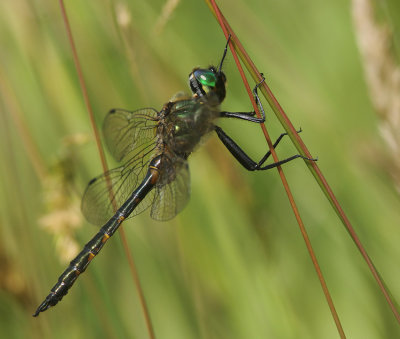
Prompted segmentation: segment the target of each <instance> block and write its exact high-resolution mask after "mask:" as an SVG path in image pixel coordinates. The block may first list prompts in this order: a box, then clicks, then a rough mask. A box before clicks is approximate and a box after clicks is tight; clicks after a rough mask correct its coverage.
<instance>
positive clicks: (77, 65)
mask: <svg viewBox="0 0 400 339" xmlns="http://www.w3.org/2000/svg"><path fill="white" fill-rule="evenodd" d="M59 1H60V8H61V14H62V17H63V20H64V23H65V29H66V31H67V35H68V40H69V44H70V46H71V49H72V55H73V59H74V64H75V69H76V71H77V73H78V79H79V84H80V86H81V90H82V96H83V99H84V101H85V105H86V109H87V111H88V114H89V119H90V123H91V125H92V130H93V133H94V136H95V139H96V144H97V149H98V152H99V156H100V160H101V164H102V167H103V171H104V172H106V171H107V169H108V167H107V162H106V158H105V155H104V150H103V147H102V145H101V141H100V133H99V130H98V129H97V126H96V124H95V120H94V114H93V110H92V106H91V104H90V101H89V96H88V92H87V88H86V84H85V80H84V77H83V72H82V68H81V65H80V62H79V57H78V53H77V50H76V47H75V42H74V39H73V36H72V31H71V26H70V24H69V20H68V15H67V12H66V10H65V6H64V1H63V0H59ZM110 197H112V193H111V195H110ZM114 208H115V209H116V206H114ZM119 234H120V239H121V242H122V245H123V247H124V251H125V254H126V257H127V259H128V264H129V268H130V272H131V275H132V278H133V280H134V283H135V286H136V290H137V292H138V294H139V298H140V304H141V307H142V311H143V315H144V317H145V322H146V326H147V330H148V333H149V337H150V338H151V339H154V338H155V335H154V330H153V325H152V322H151V318H150V314H149V311H148V308H147V304H146V299H145V297H144V294H143V290H142V286H141V283H140V279H139V274H138V272H137V270H136V265H135V262H134V260H133V256H132V254H131V252H130V250H129V246H128V242H127V240H126V236H125V233H124V231H123V228H122V226H120V228H119Z"/></svg>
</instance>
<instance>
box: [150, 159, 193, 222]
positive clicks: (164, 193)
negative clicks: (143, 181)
mask: <svg viewBox="0 0 400 339" xmlns="http://www.w3.org/2000/svg"><path fill="white" fill-rule="evenodd" d="M154 191H155V197H154V202H153V205H152V208H151V213H150V216H151V217H152V218H153V219H155V220H162V221H165V220H169V219H172V218H173V217H175V216H176V215H177V214H178V213H179V212H180V211H182V209H183V208H184V207H185V206H186V204H187V203H188V201H189V197H190V172H189V166H188V164H187V161H186V160H184V159H180V158H175V159H174V163H173V165H172V164H168V162H167V164H166V165H165V166H163V179H162V180H160V184H157V186H156V189H155V190H154Z"/></svg>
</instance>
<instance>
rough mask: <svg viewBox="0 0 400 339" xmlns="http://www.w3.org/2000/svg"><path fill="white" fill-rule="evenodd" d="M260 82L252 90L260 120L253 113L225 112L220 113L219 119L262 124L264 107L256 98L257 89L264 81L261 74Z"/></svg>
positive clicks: (258, 98)
mask: <svg viewBox="0 0 400 339" xmlns="http://www.w3.org/2000/svg"><path fill="white" fill-rule="evenodd" d="M261 77H262V79H261V81H260V82H259V83H258V84H256V85H255V86H254V88H253V95H254V100H255V102H256V104H257V106H258V108H259V109H260V111H261V118H257V117H255V116H254V115H255V114H256V113H255V112H254V111H252V112H226V111H222V112H221V113H220V117H221V118H236V119H242V120H246V121H250V122H255V123H258V124H260V123H263V122H264V121H265V111H264V107H263V105H262V103H261V100H260V97H259V96H258V92H257V89H258V87H260V86H261V84H262V83H263V82H264V81H265V77H264V75H263V74H262V73H261Z"/></svg>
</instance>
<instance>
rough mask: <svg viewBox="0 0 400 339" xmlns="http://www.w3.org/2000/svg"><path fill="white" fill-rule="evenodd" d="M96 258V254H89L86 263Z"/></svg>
mask: <svg viewBox="0 0 400 339" xmlns="http://www.w3.org/2000/svg"><path fill="white" fill-rule="evenodd" d="M95 256H96V254H93V253H92V252H90V254H89V258H88V262H90V261H92V259H93V258H94V257H95Z"/></svg>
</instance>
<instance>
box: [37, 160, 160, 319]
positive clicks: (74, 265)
mask: <svg viewBox="0 0 400 339" xmlns="http://www.w3.org/2000/svg"><path fill="white" fill-rule="evenodd" d="M161 163H162V161H161V156H158V157H156V158H154V159H153V160H152V161H151V162H150V165H149V169H148V171H147V174H146V176H145V178H144V179H143V181H142V183H141V184H140V185H139V186H138V187H137V189H136V190H135V191H134V192H133V193H132V194H131V196H130V197H129V198H128V199H127V200H126V201H125V203H124V204H123V205H122V206H121V207H120V208H119V209H118V210H117V211H116V213H115V214H114V216H113V217H111V219H110V220H109V221H108V222H107V223H106V224H105V225H104V226H103V227H102V228H101V229H100V231H99V232H98V233H97V234H96V235H95V236H94V237H93V238H92V239H91V240H90V241H89V242H88V243H87V244H86V245H85V247H84V248H83V250H82V251H81V252H80V253H79V254H78V255H77V256H76V258H75V259H73V260H72V261H71V262H70V264H69V266H68V268H67V269H66V270H65V271H64V272H63V274H61V276H60V277H59V278H58V281H57V283H56V284H55V285H54V286H53V288H52V289H51V292H50V294H49V295H48V296H47V297H46V299H45V300H44V301H43V302H42V303H41V304H40V306H39V307H38V308H37V310H36V312H35V314H34V315H33V316H34V317H37V316H38V315H39V313H40V312H44V311H46V310H47V309H48V308H49V307H51V306H54V305H56V304H57V303H58V302H59V301H61V299H62V298H63V297H64V296H65V295H66V294H67V293H68V290H69V289H70V288H71V287H72V285H73V284H74V282H75V280H76V279H77V278H78V276H79V275H80V274H81V273H82V272H84V271H85V270H86V268H87V266H88V265H89V263H90V262H91V261H92V260H93V258H94V257H95V256H96V255H97V254H98V253H99V252H100V250H101V249H102V247H103V246H104V244H105V243H106V241H107V240H108V239H109V238H110V237H111V236H112V235H113V234H114V233H115V231H116V230H117V229H118V227H119V226H120V225H121V223H122V222H123V221H124V220H125V219H126V218H127V217H128V216H129V215H130V214H131V213H132V211H133V210H134V209H135V208H136V206H137V205H139V203H140V202H141V201H142V200H143V199H144V198H145V196H146V195H147V194H148V193H149V192H150V191H151V189H152V188H153V187H154V186H155V184H156V183H157V181H158V179H159V177H160V171H159V169H160V167H161Z"/></svg>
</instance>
